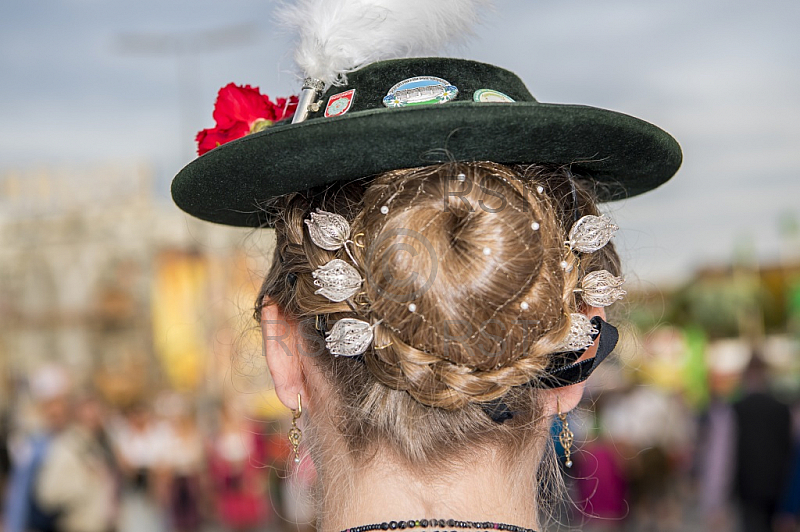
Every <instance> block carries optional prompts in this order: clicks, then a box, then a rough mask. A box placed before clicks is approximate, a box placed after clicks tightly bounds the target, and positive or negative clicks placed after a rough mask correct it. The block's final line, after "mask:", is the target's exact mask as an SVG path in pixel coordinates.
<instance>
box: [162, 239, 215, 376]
mask: <svg viewBox="0 0 800 532" xmlns="http://www.w3.org/2000/svg"><path fill="white" fill-rule="evenodd" d="M207 287H208V261H207V259H206V257H204V256H202V255H199V254H193V253H187V252H182V251H165V252H161V253H160V254H159V255H158V257H157V258H156V262H155V271H154V275H153V287H152V290H153V292H152V297H151V302H152V305H153V307H152V319H153V324H152V330H153V346H154V348H155V353H156V357H158V359H159V360H160V361H161V365H162V368H163V371H164V374H165V375H166V376H167V378H168V379H169V382H170V384H171V385H172V387H173V388H175V389H176V390H179V391H192V390H195V389H196V388H197V386H198V385H199V384H200V382H201V379H202V378H203V369H204V367H205V363H206V360H207V357H208V356H209V348H208V331H207V327H206V324H205V323H204V309H207V308H208V298H207V292H208V290H207Z"/></svg>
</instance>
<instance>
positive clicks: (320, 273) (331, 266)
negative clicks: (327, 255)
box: [311, 259, 364, 303]
mask: <svg viewBox="0 0 800 532" xmlns="http://www.w3.org/2000/svg"><path fill="white" fill-rule="evenodd" d="M311 275H312V276H313V277H314V285H316V286H319V289H318V290H317V291H316V292H314V293H315V294H318V295H321V296H323V297H326V298H327V299H329V300H331V301H333V302H335V303H340V302H342V301H344V300H346V299H350V298H351V297H353V296H354V295H356V294H357V293H358V291H359V290H360V289H361V284H362V283H363V282H364V280H363V279H362V278H361V274H359V273H358V270H356V269H355V268H353V267H352V266H350V265H349V264H347V263H346V262H345V261H343V260H342V259H333V260H332V261H330V262H328V263H327V264H326V265H324V266H321V267H319V268H317V269H316V270H314V271H313V272H312V273H311Z"/></svg>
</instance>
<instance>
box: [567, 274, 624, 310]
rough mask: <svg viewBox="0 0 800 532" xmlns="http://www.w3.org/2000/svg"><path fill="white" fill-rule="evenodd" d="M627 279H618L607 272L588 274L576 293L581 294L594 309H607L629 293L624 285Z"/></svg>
mask: <svg viewBox="0 0 800 532" xmlns="http://www.w3.org/2000/svg"><path fill="white" fill-rule="evenodd" d="M624 282H625V279H623V278H622V277H616V276H615V275H612V274H611V272H608V271H606V270H597V271H593V272H589V273H587V274H586V275H585V276H584V278H583V279H582V280H581V287H580V288H578V289H576V290H575V291H576V292H579V293H580V294H581V299H583V301H584V302H586V304H587V305H591V306H593V307H607V306H609V305H611V304H612V303H614V302H615V301H617V300H620V299H622V297H623V296H624V295H625V294H626V293H627V292H625V290H623V289H622V288H621V287H622V284H623V283H624Z"/></svg>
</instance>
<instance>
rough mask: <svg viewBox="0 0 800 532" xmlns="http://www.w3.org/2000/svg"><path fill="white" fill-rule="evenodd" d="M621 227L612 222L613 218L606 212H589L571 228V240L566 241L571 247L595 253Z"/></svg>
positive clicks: (583, 251)
mask: <svg viewBox="0 0 800 532" xmlns="http://www.w3.org/2000/svg"><path fill="white" fill-rule="evenodd" d="M618 229H619V227H617V226H616V225H614V224H613V223H611V219H610V218H609V217H608V216H606V215H605V214H604V215H602V216H593V215H591V214H588V215H586V216H584V217H582V218H581V219H579V220H578V221H577V222H575V223H574V224H573V226H572V229H570V230H569V240H567V241H566V242H565V243H566V244H567V245H568V246H569V248H570V249H572V250H575V251H580V252H581V253H594V252H595V251H597V250H598V249H600V248H602V247H603V246H605V245H606V244H608V241H609V240H611V237H612V236H614V232H615V231H617V230H618Z"/></svg>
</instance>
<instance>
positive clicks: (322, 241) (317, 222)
mask: <svg viewBox="0 0 800 532" xmlns="http://www.w3.org/2000/svg"><path fill="white" fill-rule="evenodd" d="M305 224H306V226H307V227H308V234H309V236H310V237H311V241H312V242H314V244H316V245H317V246H319V247H321V248H322V249H327V250H328V251H336V250H338V249H341V248H344V250H345V251H346V252H347V254H348V255H349V256H350V258H351V259H352V261H353V262H355V263H356V264H358V263H357V262H356V259H355V258H353V254H352V253H350V250H349V249H348V247H347V244H350V243H353V244H356V245H357V246H358V245H360V244H358V243H357V242H354V241H353V240H351V239H350V224H349V223H348V222H347V220H346V219H345V218H344V216H341V215H339V214H336V213H333V212H327V211H323V210H321V209H317V211H316V212H312V213H311V218H309V219H308V220H305ZM359 234H360V233H359ZM356 236H358V235H356ZM362 247H363V246H362Z"/></svg>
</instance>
